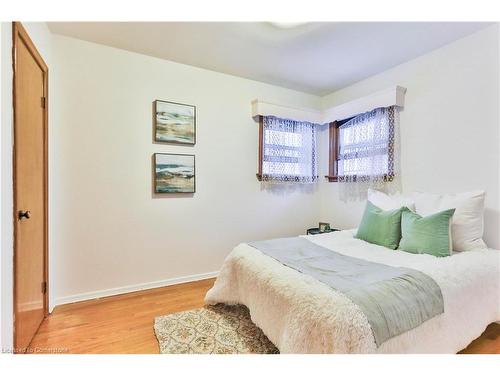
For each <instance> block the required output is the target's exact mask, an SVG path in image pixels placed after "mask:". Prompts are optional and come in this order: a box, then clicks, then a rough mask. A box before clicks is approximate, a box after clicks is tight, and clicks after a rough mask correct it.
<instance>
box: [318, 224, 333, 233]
mask: <svg viewBox="0 0 500 375" xmlns="http://www.w3.org/2000/svg"><path fill="white" fill-rule="evenodd" d="M318 228H319V231H320V232H321V233H323V232H329V231H330V223H321V222H320V223H319V224H318Z"/></svg>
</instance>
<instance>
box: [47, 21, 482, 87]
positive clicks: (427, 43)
mask: <svg viewBox="0 0 500 375" xmlns="http://www.w3.org/2000/svg"><path fill="white" fill-rule="evenodd" d="M48 25H49V28H50V30H51V31H52V32H53V33H57V34H62V35H66V36H70V37H74V38H78V39H84V40H87V41H91V42H95V43H100V44H104V45H108V46H112V47H116V48H121V49H125V50H129V51H133V52H138V53H142V54H146V55H150V56H155V57H159V58H162V59H166V60H171V61H176V62H180V63H184V64H189V65H193V66H197V67H201V68H205V69H210V70H214V71H217V72H222V73H227V74H232V75H235V76H240V77H245V78H250V79H254V80H257V81H262V82H267V83H270V84H273V85H277V86H282V87H288V88H291V89H296V90H300V91H304V92H309V93H312V94H316V95H324V94H328V93H330V92H332V91H335V90H337V89H339V88H342V87H345V86H348V85H350V84H352V83H354V82H356V81H359V80H361V79H364V78H366V77H369V76H371V75H374V74H377V73H379V72H382V71H384V70H386V69H389V68H391V67H393V66H395V65H398V64H401V63H403V62H405V61H408V60H411V59H413V58H415V57H417V56H419V55H422V54H425V53H426V52H428V51H431V50H433V49H436V48H438V47H440V46H443V45H445V44H447V43H450V42H452V41H454V40H456V39H459V38H462V37H464V36H466V35H468V34H471V33H473V32H475V31H477V30H479V29H481V28H484V27H486V26H488V25H490V24H489V23H473V22H455V23H451V22H405V23H403V22H401V23H399V22H363V23H361V22H331V23H308V24H303V25H300V26H298V27H295V28H283V29H282V28H279V27H277V26H275V25H274V24H271V23H269V22H247V23H244V22H243V23H236V22H234V23H233V22H49V23H48Z"/></svg>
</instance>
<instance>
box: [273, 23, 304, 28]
mask: <svg viewBox="0 0 500 375" xmlns="http://www.w3.org/2000/svg"><path fill="white" fill-rule="evenodd" d="M269 23H270V24H271V25H273V26H274V27H277V28H279V29H293V28H295V27H299V26H302V25H305V24H306V23H308V22H269Z"/></svg>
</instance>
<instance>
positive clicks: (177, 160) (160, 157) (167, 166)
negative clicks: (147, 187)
mask: <svg viewBox="0 0 500 375" xmlns="http://www.w3.org/2000/svg"><path fill="white" fill-rule="evenodd" d="M154 162H155V192H156V193H194V192H195V169H194V168H195V167H194V155H185V154H154Z"/></svg>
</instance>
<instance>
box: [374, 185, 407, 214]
mask: <svg viewBox="0 0 500 375" xmlns="http://www.w3.org/2000/svg"><path fill="white" fill-rule="evenodd" d="M368 200H369V201H370V202H372V203H373V204H374V205H375V206H377V207H379V208H381V209H383V210H395V209H397V208H401V207H408V208H409V209H410V210H412V211H415V202H414V201H413V199H412V198H410V197H406V196H404V195H402V194H394V195H389V194H386V193H384V192H382V191H379V190H373V189H368Z"/></svg>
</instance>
